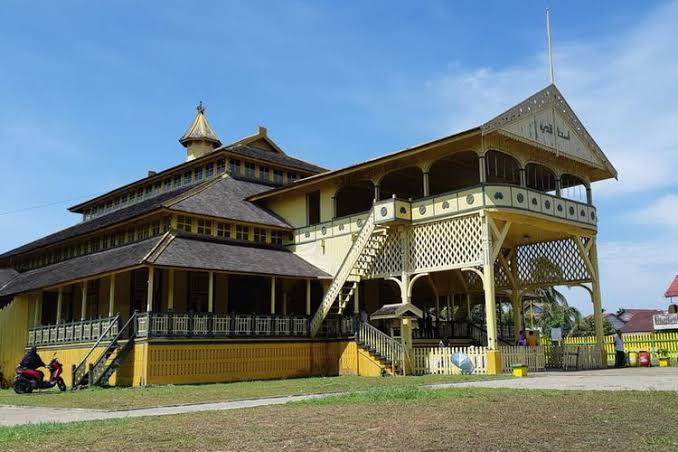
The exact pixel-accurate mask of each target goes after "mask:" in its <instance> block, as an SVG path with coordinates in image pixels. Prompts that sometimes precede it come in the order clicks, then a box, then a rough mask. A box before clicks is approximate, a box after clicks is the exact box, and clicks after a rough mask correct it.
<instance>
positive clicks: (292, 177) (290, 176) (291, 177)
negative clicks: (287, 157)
mask: <svg viewBox="0 0 678 452" xmlns="http://www.w3.org/2000/svg"><path fill="white" fill-rule="evenodd" d="M297 179H299V176H298V175H297V174H294V173H287V182H288V183H290V182H294V181H295V180H297Z"/></svg>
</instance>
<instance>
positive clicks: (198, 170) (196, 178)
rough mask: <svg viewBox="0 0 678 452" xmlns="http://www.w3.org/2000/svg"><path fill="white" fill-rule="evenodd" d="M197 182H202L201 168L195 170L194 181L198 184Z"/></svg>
mask: <svg viewBox="0 0 678 452" xmlns="http://www.w3.org/2000/svg"><path fill="white" fill-rule="evenodd" d="M199 180H202V166H199V167H197V168H196V169H195V181H196V182H198V181H199Z"/></svg>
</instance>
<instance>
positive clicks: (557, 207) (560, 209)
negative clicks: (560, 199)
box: [556, 204, 563, 212]
mask: <svg viewBox="0 0 678 452" xmlns="http://www.w3.org/2000/svg"><path fill="white" fill-rule="evenodd" d="M556 210H557V211H558V212H562V211H563V205H562V204H558V205H557V206H556Z"/></svg>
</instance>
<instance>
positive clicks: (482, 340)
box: [468, 323, 514, 345]
mask: <svg viewBox="0 0 678 452" xmlns="http://www.w3.org/2000/svg"><path fill="white" fill-rule="evenodd" d="M468 328H469V334H470V336H471V340H472V341H473V342H475V343H476V344H478V345H487V330H486V329H485V328H483V327H482V326H480V325H476V324H475V323H469V324H468ZM497 342H498V343H501V344H503V345H514V344H512V343H511V342H509V341H507V340H505V339H502V338H501V337H499V335H497Z"/></svg>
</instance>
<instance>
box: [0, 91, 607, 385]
mask: <svg viewBox="0 0 678 452" xmlns="http://www.w3.org/2000/svg"><path fill="white" fill-rule="evenodd" d="M180 143H181V144H182V145H183V146H184V147H185V148H186V161H185V162H183V163H181V164H179V165H177V166H174V167H172V168H169V169H167V170H165V171H162V172H158V173H155V172H149V174H148V177H146V178H143V179H141V180H138V181H135V182H132V183H130V184H128V185H125V186H123V187H120V188H118V189H116V190H113V191H111V192H108V193H105V194H103V195H101V196H98V197H96V198H93V199H90V200H88V201H86V202H83V203H81V204H78V205H76V206H73V207H72V208H71V209H70V210H71V211H72V212H74V213H77V214H80V215H82V221H81V222H79V223H78V224H76V225H74V226H72V227H69V228H67V229H64V230H61V231H58V232H56V233H54V234H51V235H48V236H46V237H43V238H41V239H38V240H36V241H34V242H31V243H28V244H26V245H23V246H21V247H19V248H17V249H14V250H12V251H8V252H6V253H4V254H2V255H0V306H2V309H1V310H0V366H2V368H3V369H5V372H6V373H9V372H7V369H11V368H13V367H14V366H15V365H16V363H17V362H18V361H19V359H20V357H21V355H22V354H23V353H24V350H25V347H27V346H31V345H36V346H38V347H39V350H40V353H41V354H43V357H45V356H47V355H49V354H52V353H56V354H57V355H58V356H59V357H60V358H61V359H62V361H64V362H65V363H66V364H67V365H68V366H69V367H71V366H73V372H72V375H67V376H68V377H69V378H70V380H71V381H70V382H71V383H72V384H74V385H80V384H85V383H88V384H104V383H110V384H127V385H129V384H133V385H144V384H161V383H195V382H211V381H234V380H243V379H256V378H283V377H291V376H305V375H337V374H340V373H353V374H356V373H357V374H360V375H379V374H382V373H402V372H405V373H411V372H414V371H415V370H416V369H415V368H416V364H415V363H414V357H416V356H415V355H416V350H417V349H418V348H419V347H422V346H427V345H428V346H430V345H437V344H438V341H439V339H440V338H443V337H444V338H449V339H450V340H451V341H452V343H453V345H456V346H460V347H462V346H479V347H484V348H483V350H485V351H484V352H483V353H484V359H485V371H486V372H488V373H498V372H501V371H502V357H501V354H502V352H501V350H502V348H501V347H502V345H506V344H507V343H508V344H512V343H513V340H514V339H513V337H514V336H515V334H514V332H516V331H517V330H519V329H521V328H522V327H521V325H522V318H521V312H522V297H523V295H524V294H528V293H530V292H531V291H534V290H535V289H538V288H541V287H548V286H553V285H572V286H575V285H576V286H583V287H586V288H587V289H588V291H589V292H590V294H591V298H592V302H593V306H594V312H595V320H596V330H597V340H598V346H599V347H600V349H601V350H602V347H603V331H602V318H601V313H602V309H601V294H600V283H599V277H598V258H597V254H596V234H597V226H596V225H597V222H598V217H597V212H596V208H595V206H594V205H593V201H592V194H591V193H592V192H591V185H592V183H593V182H596V181H599V180H603V179H608V178H611V177H616V171H615V169H614V167H613V166H612V165H611V163H610V162H609V161H608V159H607V158H606V157H605V155H604V154H603V152H602V151H601V149H600V148H599V147H598V145H597V144H596V143H595V141H594V140H593V138H592V137H591V136H590V135H589V134H588V132H587V131H586V129H585V128H584V126H583V125H582V124H581V122H580V121H579V120H578V119H577V116H576V115H575V113H574V112H573V111H572V109H571V108H570V106H569V105H568V104H567V102H566V101H565V99H564V98H563V96H562V94H561V93H560V92H559V90H558V89H557V88H556V87H555V86H554V85H550V86H547V87H546V88H544V89H543V90H541V91H539V92H538V93H536V94H534V95H533V96H531V97H529V98H528V99H526V100H525V101H523V102H521V103H520V104H518V105H516V106H514V107H512V108H510V109H509V110H507V111H506V112H505V113H502V114H501V115H499V116H497V117H496V118H494V119H491V120H490V121H488V122H486V123H485V124H482V125H480V126H478V127H475V128H473V129H470V130H466V131H463V132H460V133H456V134H454V135H450V136H446V137H442V138H440V139H437V140H434V141H431V142H427V143H423V144H420V145H416V146H413V147H409V148H406V149H403V150H400V151H397V152H394V153H391V154H389V155H386V156H383V157H378V158H373V159H371V160H368V161H365V162H362V163H358V164H355V165H351V166H347V167H344V168H340V169H337V170H333V171H328V170H326V169H324V168H320V167H318V166H315V165H313V164H310V163H307V162H304V161H301V160H298V159H295V158H293V157H291V156H289V155H287V154H286V153H285V152H284V151H283V150H282V149H280V147H279V146H278V145H276V143H275V142H274V141H273V140H271V138H270V137H269V136H268V134H267V131H266V129H265V128H259V130H258V132H257V133H256V134H254V135H252V136H249V137H246V138H244V139H241V140H239V141H236V142H234V143H231V144H227V145H223V144H222V143H221V141H220V139H219V137H218V136H217V134H216V133H215V132H214V130H213V128H212V127H211V125H210V124H209V122H208V121H207V118H206V116H205V110H204V108H203V107H202V105H200V106H199V107H198V111H197V114H196V116H195V119H194V121H193V123H192V124H191V125H190V127H189V129H188V130H187V131H186V133H185V134H184V135H183V136H182V137H181V139H180ZM501 306H504V308H502V307H501ZM509 308H512V312H513V314H514V315H513V322H512V323H511V324H510V325H501V324H499V323H498V318H499V316H498V313H499V312H502V309H509ZM479 316H480V318H481V319H482V320H478V318H479ZM473 319H475V321H474V320H473ZM67 373H71V372H67Z"/></svg>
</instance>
